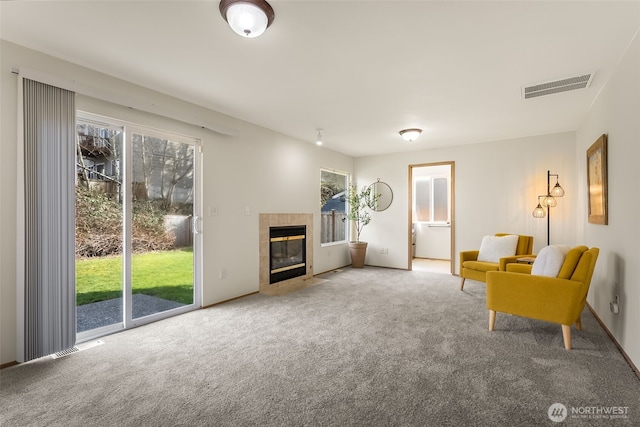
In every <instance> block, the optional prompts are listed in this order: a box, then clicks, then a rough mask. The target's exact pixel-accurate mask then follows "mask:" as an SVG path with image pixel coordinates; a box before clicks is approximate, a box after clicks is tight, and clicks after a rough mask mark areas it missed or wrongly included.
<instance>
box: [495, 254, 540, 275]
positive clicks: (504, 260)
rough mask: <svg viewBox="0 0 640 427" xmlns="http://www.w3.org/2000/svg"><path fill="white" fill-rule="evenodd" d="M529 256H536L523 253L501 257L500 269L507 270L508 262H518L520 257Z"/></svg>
mask: <svg viewBox="0 0 640 427" xmlns="http://www.w3.org/2000/svg"><path fill="white" fill-rule="evenodd" d="M529 256H535V255H533V254H526V255H525V254H522V255H513V256H506V257H503V258H500V262H499V264H500V267H499V268H498V270H499V271H507V264H510V263H512V262H516V260H517V259H518V258H524V257H529Z"/></svg>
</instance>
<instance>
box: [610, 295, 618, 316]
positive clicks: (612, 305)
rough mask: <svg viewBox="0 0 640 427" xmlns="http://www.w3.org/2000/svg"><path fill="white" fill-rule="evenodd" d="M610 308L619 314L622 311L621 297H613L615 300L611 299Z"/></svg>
mask: <svg viewBox="0 0 640 427" xmlns="http://www.w3.org/2000/svg"><path fill="white" fill-rule="evenodd" d="M609 309H610V310H611V312H612V313H613V314H619V313H620V297H619V296H618V295H616V296H615V297H614V298H613V301H611V302H610V303H609Z"/></svg>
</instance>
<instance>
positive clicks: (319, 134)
mask: <svg viewBox="0 0 640 427" xmlns="http://www.w3.org/2000/svg"><path fill="white" fill-rule="evenodd" d="M316 145H322V129H318V136H316Z"/></svg>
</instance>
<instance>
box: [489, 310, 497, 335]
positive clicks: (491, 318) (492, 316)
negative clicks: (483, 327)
mask: <svg viewBox="0 0 640 427" xmlns="http://www.w3.org/2000/svg"><path fill="white" fill-rule="evenodd" d="M495 324H496V312H495V311H494V310H489V330H490V331H493V327H494V326H495Z"/></svg>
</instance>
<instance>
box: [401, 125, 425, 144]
mask: <svg viewBox="0 0 640 427" xmlns="http://www.w3.org/2000/svg"><path fill="white" fill-rule="evenodd" d="M421 133H422V129H417V128H413V129H403V130H401V131H400V136H402V139H404V140H405V141H408V142H411V141H415V140H416V139H418V138H420V134H421Z"/></svg>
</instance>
